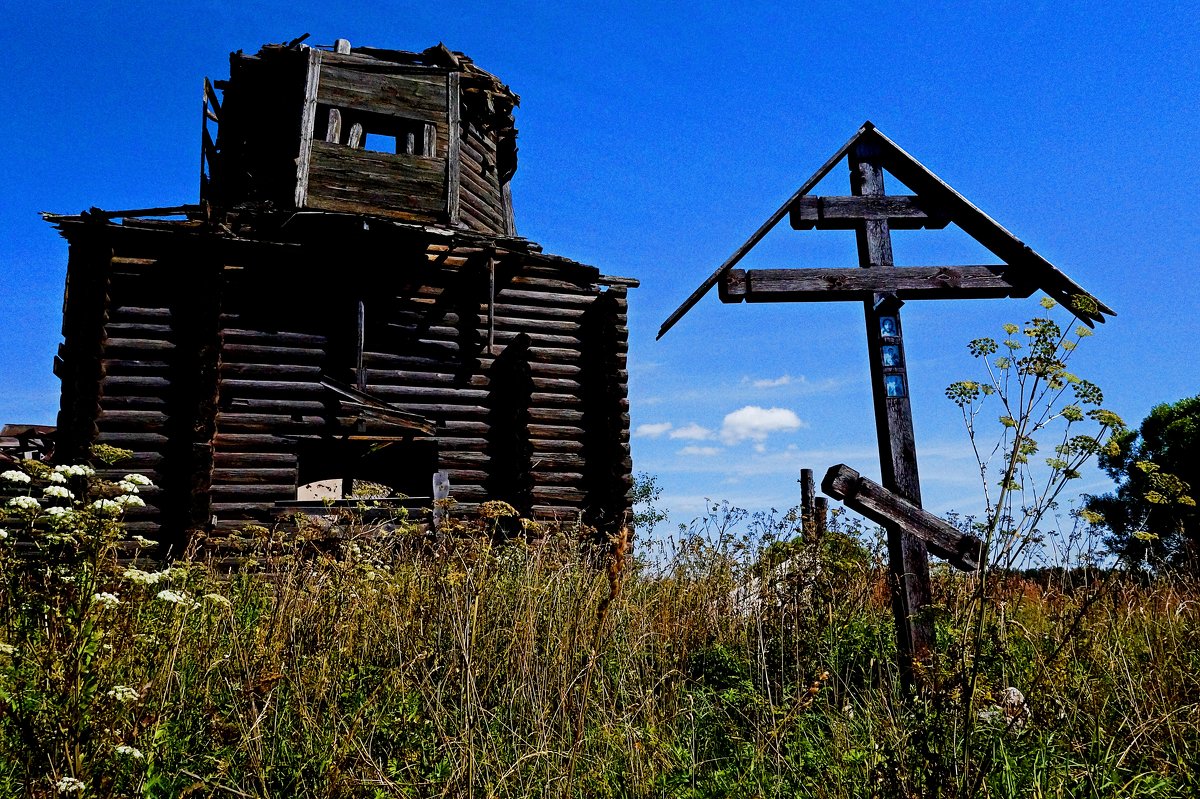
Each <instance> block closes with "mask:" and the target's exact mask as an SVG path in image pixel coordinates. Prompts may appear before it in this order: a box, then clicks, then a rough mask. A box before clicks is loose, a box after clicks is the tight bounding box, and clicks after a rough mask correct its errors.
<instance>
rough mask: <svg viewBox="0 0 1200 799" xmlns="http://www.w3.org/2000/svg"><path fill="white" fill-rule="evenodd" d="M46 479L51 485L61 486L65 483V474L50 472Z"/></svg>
mask: <svg viewBox="0 0 1200 799" xmlns="http://www.w3.org/2000/svg"><path fill="white" fill-rule="evenodd" d="M46 479H47V480H49V481H50V482H51V483H59V484H62V483H65V482H67V476H66V475H65V474H63V473H62V472H50V476H49V477H47V478H46Z"/></svg>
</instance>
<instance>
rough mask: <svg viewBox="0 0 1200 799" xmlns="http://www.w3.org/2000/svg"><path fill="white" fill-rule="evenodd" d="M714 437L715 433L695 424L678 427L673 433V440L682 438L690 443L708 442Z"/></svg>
mask: <svg viewBox="0 0 1200 799" xmlns="http://www.w3.org/2000/svg"><path fill="white" fill-rule="evenodd" d="M712 437H713V431H712V430H709V429H708V428H707V427H704V426H703V425H698V424H696V423H695V422H691V423H689V424H685V425H684V426H683V427H677V428H675V429H674V430H672V431H671V438H682V439H685V440H688V441H706V440H708V439H710V438H712Z"/></svg>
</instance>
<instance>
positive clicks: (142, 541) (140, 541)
mask: <svg viewBox="0 0 1200 799" xmlns="http://www.w3.org/2000/svg"><path fill="white" fill-rule="evenodd" d="M133 543H135V544H137V545H138V546H139V547H156V546H158V542H157V541H151V540H150V539H149V538H146V537H145V536H140V535H135V536H134V537H133Z"/></svg>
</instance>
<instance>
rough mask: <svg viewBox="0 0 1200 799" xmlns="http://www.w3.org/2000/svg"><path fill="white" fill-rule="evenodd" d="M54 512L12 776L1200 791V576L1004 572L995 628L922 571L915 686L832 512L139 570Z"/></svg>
mask: <svg viewBox="0 0 1200 799" xmlns="http://www.w3.org/2000/svg"><path fill="white" fill-rule="evenodd" d="M71 479H72V480H74V479H75V476H72V477H71ZM77 504H78V503H77ZM17 510H19V509H17ZM15 512H16V511H14V513H15ZM70 515H71V516H72V517H73V518H72V520H71V521H70V523H69V524H68V523H66V522H55V524H57V526H54V525H51V526H49V527H47V526H46V524H45V523H44V520H43V521H38V520H37V519H41V517H37V518H36V519H35V513H34V512H33V511H32V509H30V513H29V514H28V525H27V526H26V527H25V528H22V529H18V528H17V527H16V526H14V525H13V517H10V519H9V522H8V523H7V531H8V537H7V538H5V539H4V540H3V541H0V553H2V554H0V617H2V627H0V637H2V641H3V644H2V645H0V793H3V795H6V796H22V795H34V796H51V795H63V796H72V797H75V796H80V797H84V796H130V795H139V796H140V795H145V796H155V797H177V796H195V797H200V796H214V797H216V796H223V797H230V796H254V797H341V796H345V797H351V796H364V797H393V796H395V797H408V796H455V797H457V796H477V797H500V796H511V797H529V796H570V797H604V796H630V797H635V796H646V797H657V796H667V797H701V796H705V797H707V796H712V797H724V796H733V797H738V796H744V797H775V796H779V797H785V796H786V797H792V796H802V797H803V796H814V797H866V796H886V797H892V796H934V795H942V796H969V797H991V796H1094V797H1112V796H1178V797H1189V796H1197V795H1200V768H1198V764H1197V759H1198V753H1200V601H1198V600H1200V592H1198V590H1197V589H1198V586H1196V585H1194V584H1191V583H1185V582H1169V581H1160V582H1146V581H1142V582H1134V581H1132V580H1130V579H1127V578H1123V577H1122V576H1120V575H1117V574H1101V573H1096V572H1075V573H1073V574H1072V575H1071V576H1070V580H1069V581H1068V579H1067V578H1066V577H1065V576H1058V577H1055V576H1043V577H1041V578H1038V579H1032V578H1022V577H1017V576H1008V577H1005V576H997V577H996V578H995V579H994V581H993V582H992V584H991V585H990V586H989V587H988V588H987V589H986V601H985V602H984V603H983V605H982V607H983V610H984V611H985V612H984V615H983V616H982V625H981V626H980V625H978V624H977V622H978V620H979V619H980V617H979V615H978V613H979V610H980V606H979V604H978V603H976V602H975V601H974V600H973V599H972V597H973V596H974V595H975V594H974V593H973V592H974V589H975V588H976V587H977V586H976V582H975V580H974V579H973V578H970V577H964V576H961V575H960V576H954V575H951V574H949V573H942V572H939V573H937V576H936V585H935V594H936V596H937V598H938V601H939V602H940V604H939V606H938V608H937V629H938V658H939V659H938V662H937V664H936V666H935V667H934V668H933V669H931V670H930V671H929V673H927V674H925V675H924V676H925V679H926V682H927V684H928V685H929V686H930V687H929V688H927V689H926V690H925V691H924V692H923V693H921V694H920V695H918V696H905V695H903V692H902V691H901V689H900V688H899V686H898V677H897V672H896V669H895V666H894V665H893V653H894V642H893V631H892V622H891V612H890V610H889V607H888V602H887V596H888V594H887V587H886V582H885V570H884V569H882V568H881V563H880V562H879V560H878V558H877V557H876V556H874V555H872V553H871V552H870V550H869V549H868V548H866V547H864V546H863V545H862V543H861V542H859V541H857V540H855V539H853V538H852V537H849V536H846V535H845V534H843V533H839V532H836V531H835V532H831V533H829V534H828V535H827V536H826V537H825V539H824V540H823V541H822V542H821V543H819V544H808V545H805V544H801V543H798V542H791V543H788V542H783V541H771V540H769V538H770V536H768V539H767V540H763V539H760V538H756V539H754V540H751V539H750V538H748V537H746V536H743V535H742V534H740V533H738V532H736V531H733V530H725V531H724V532H722V533H720V534H713V535H705V536H695V537H689V538H686V539H685V540H681V541H676V542H674V543H672V544H669V545H665V546H663V547H661V548H659V549H653V548H651V547H650V546H649V545H645V546H640V547H635V549H634V553H633V554H631V553H628V552H626V551H625V549H624V543H623V542H617V544H616V545H614V547H612V548H610V549H608V550H606V551H604V552H603V553H601V554H599V555H597V554H596V553H593V554H592V555H590V556H588V557H584V556H582V555H580V554H579V553H578V551H577V549H576V548H575V547H574V546H573V545H571V544H569V543H567V542H566V540H565V539H564V538H556V537H555V536H553V535H551V536H549V537H548V538H547V539H546V540H545V541H544V542H543V543H541V544H538V545H529V544H526V543H520V542H518V543H508V544H504V545H499V544H497V543H495V542H494V540H493V539H495V538H496V537H497V535H498V534H499V532H500V530H499V526H498V524H497V523H496V522H495V519H492V520H487V519H485V520H483V521H481V522H480V523H479V524H478V525H477V526H476V527H475V528H473V529H474V531H475V533H476V535H474V536H472V535H467V536H466V537H462V534H463V533H464V532H467V533H470V532H471V530H465V531H464V530H459V534H460V535H459V537H451V536H441V537H430V536H428V535H427V534H423V533H420V532H418V531H417V530H415V529H414V528H410V527H409V526H406V525H403V524H401V525H399V526H398V527H396V528H395V529H393V530H391V531H381V530H378V529H371V528H369V527H368V526H354V525H350V526H347V527H346V528H345V529H344V531H343V532H344V534H345V535H346V536H347V537H348V538H347V540H346V541H345V542H344V545H343V546H342V548H341V549H340V551H338V552H336V553H335V554H336V555H337V556H336V557H334V556H332V555H326V554H320V553H319V552H317V551H316V550H315V549H309V550H303V549H302V550H301V552H300V553H299V554H296V553H295V551H293V550H287V549H284V548H281V547H279V546H278V544H279V543H280V542H279V541H278V539H277V538H275V537H273V536H272V534H270V533H268V532H267V531H263V530H260V531H258V532H257V536H258V537H257V544H256V547H257V549H256V552H257V554H256V556H255V557H256V558H257V561H258V562H257V566H251V567H249V568H247V569H246V570H245V571H243V572H242V573H239V574H237V575H234V576H229V575H228V574H223V573H218V571H217V570H215V569H213V568H211V567H209V566H207V565H205V563H203V562H201V561H196V562H190V563H189V562H183V563H180V562H177V563H176V565H174V566H172V567H171V568H169V569H167V570H165V571H153V570H152V569H151V568H150V567H146V568H145V569H141V570H139V569H132V568H130V567H128V566H127V565H124V564H122V563H118V561H117V560H116V550H115V549H114V546H113V542H114V540H115V538H116V527H115V525H116V518H117V516H118V515H119V514H118V512H117V511H113V510H112V509H111V508H108V506H104V505H99V506H94V505H86V506H83V507H82V509H80V510H76V511H74V512H73V513H72V514H70ZM784 526H785V527H786V525H784ZM22 540H23V541H24V542H25V544H24V546H25V549H24V550H23V554H22V555H21V557H17V555H16V550H15V547H16V546H17V543H18V541H22ZM31 542H32V547H31V546H30V544H31ZM145 545H146V546H150V544H149V543H146V544H145ZM285 553H286V554H285ZM785 558H790V559H791V562H792V563H794V564H799V565H795V566H792V567H790V568H788V567H777V566H776V564H778V563H781V562H783V561H784V560H785ZM756 577H757V578H759V579H758V581H757V588H752V590H746V589H745V586H746V585H747V583H748V581H752V580H753V578H756ZM739 589H741V590H739ZM1010 686H1012V687H1016V688H1018V689H1019V690H1020V691H1021V692H1023V694H1024V695H1025V697H1026V698H1027V706H1026V707H1027V710H1022V709H1020V708H1013V707H1009V708H1007V709H1006V708H1004V707H1001V706H1000V705H1001V704H1002V698H1003V696H1004V690H1005V689H1006V688H1008V687H1010Z"/></svg>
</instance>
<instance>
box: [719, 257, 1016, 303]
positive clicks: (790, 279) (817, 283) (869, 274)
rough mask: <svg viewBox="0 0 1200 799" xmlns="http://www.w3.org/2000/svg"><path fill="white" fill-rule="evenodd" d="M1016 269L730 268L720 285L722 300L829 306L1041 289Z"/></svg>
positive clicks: (999, 294) (984, 296) (985, 296)
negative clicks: (881, 297)
mask: <svg viewBox="0 0 1200 799" xmlns="http://www.w3.org/2000/svg"><path fill="white" fill-rule="evenodd" d="M1015 274H1016V270H1014V269H1012V268H1011V267H1009V266H1007V265H1003V264H1000V265H995V266H898V267H890V268H886V269H862V268H853V269H750V270H743V269H731V270H729V271H728V272H727V273H726V274H725V278H724V280H723V281H722V282H721V284H720V290H721V301H722V302H727V303H737V302H828V301H836V300H869V299H871V297H872V296H873V295H875V294H895V295H896V297H898V298H899V299H902V300H962V299H991V298H996V297H1028V296H1029V295H1030V294H1032V293H1033V292H1034V291H1035V290H1036V287H1035V286H1033V285H1031V284H1029V283H1024V284H1022V283H1021V282H1018V281H1017V280H1016V279H1015Z"/></svg>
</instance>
